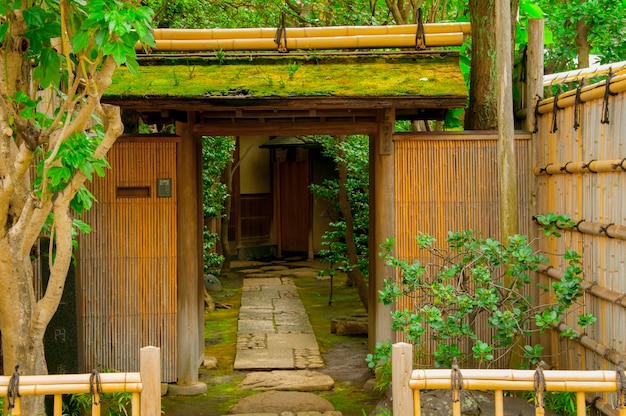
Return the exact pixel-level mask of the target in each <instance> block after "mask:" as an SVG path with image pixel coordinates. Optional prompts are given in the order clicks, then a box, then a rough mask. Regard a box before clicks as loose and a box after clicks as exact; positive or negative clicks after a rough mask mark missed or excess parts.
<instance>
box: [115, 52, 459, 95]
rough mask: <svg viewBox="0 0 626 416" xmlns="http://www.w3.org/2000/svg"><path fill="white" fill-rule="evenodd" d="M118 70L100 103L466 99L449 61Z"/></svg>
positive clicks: (198, 63) (190, 63)
mask: <svg viewBox="0 0 626 416" xmlns="http://www.w3.org/2000/svg"><path fill="white" fill-rule="evenodd" d="M139 72H140V75H139V76H136V75H132V74H130V73H129V71H128V69H127V68H125V67H121V68H118V69H117V70H116V72H115V74H114V76H113V84H112V85H111V86H110V87H109V88H108V89H107V91H106V93H105V97H110V98H113V97H125V98H130V97H133V98H149V97H180V98H200V97H316V96H331V97H377V96H384V97H393V96H427V97H445V96H448V97H450V96H456V97H465V96H467V88H466V86H465V82H464V80H463V76H462V74H461V71H460V69H459V62H458V56H454V55H435V56H433V55H423V54H422V55H417V54H416V55H377V56H371V55H370V56H366V57H363V56H360V55H356V56H355V55H351V56H341V55H332V56H331V57H324V58H321V57H312V56H295V57H292V56H289V55H285V56H280V57H274V58H258V57H249V58H241V57H240V58H238V59H232V58H230V59H224V58H221V59H220V58H218V57H213V58H203V59H200V58H161V59H150V60H146V61H144V62H142V65H141V66H140V68H139Z"/></svg>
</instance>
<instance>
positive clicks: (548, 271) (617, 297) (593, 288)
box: [537, 264, 626, 308]
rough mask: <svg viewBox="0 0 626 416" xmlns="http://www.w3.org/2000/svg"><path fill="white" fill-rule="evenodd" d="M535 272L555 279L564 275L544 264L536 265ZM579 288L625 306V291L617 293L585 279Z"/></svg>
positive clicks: (559, 278)
mask: <svg viewBox="0 0 626 416" xmlns="http://www.w3.org/2000/svg"><path fill="white" fill-rule="evenodd" d="M537 272H539V273H542V274H545V275H546V276H549V277H551V278H553V279H556V280H561V279H562V278H563V275H564V273H563V272H562V271H561V270H558V269H555V268H554V267H551V266H548V265H545V264H542V265H539V267H537ZM580 290H582V291H583V292H587V293H589V294H591V295H593V296H595V297H597V298H600V299H602V300H606V301H608V302H611V303H614V304H616V305H620V306H621V307H622V308H626V293H618V292H615V291H613V290H610V289H607V288H605V287H602V286H598V285H596V284H595V283H591V282H588V281H586V280H583V281H582V282H581V283H580Z"/></svg>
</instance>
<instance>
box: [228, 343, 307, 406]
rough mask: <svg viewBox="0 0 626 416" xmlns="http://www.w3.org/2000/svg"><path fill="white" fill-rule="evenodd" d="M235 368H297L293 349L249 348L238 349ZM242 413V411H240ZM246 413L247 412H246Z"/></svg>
mask: <svg viewBox="0 0 626 416" xmlns="http://www.w3.org/2000/svg"><path fill="white" fill-rule="evenodd" d="M234 368H235V370H272V369H279V370H289V369H293V368H295V363H294V359H293V349H291V348H274V349H267V348H264V349H249V350H237V354H236V355H235V364H234ZM238 413H241V412H238ZM244 413H245V412H244Z"/></svg>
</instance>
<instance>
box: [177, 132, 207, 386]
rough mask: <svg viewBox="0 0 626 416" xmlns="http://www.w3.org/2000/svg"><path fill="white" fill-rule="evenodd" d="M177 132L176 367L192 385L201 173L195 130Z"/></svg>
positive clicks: (195, 375) (194, 378)
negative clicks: (199, 183)
mask: <svg viewBox="0 0 626 416" xmlns="http://www.w3.org/2000/svg"><path fill="white" fill-rule="evenodd" d="M176 131H177V132H178V133H179V135H180V136H181V137H182V139H181V141H180V143H179V144H178V147H177V153H176V158H177V162H176V164H177V168H176V169H177V171H176V176H177V178H176V188H177V190H178V192H177V198H178V199H177V203H178V214H177V216H178V219H177V225H178V250H177V255H178V260H177V269H178V270H177V271H178V294H177V302H178V310H177V325H178V330H177V336H178V342H177V351H176V356H177V368H176V373H177V377H178V384H179V385H182V386H192V385H194V384H196V383H197V382H198V368H199V365H200V363H199V359H198V357H199V356H200V352H199V351H198V345H199V344H198V337H199V336H204V334H202V335H200V334H198V330H199V327H200V326H199V324H198V319H199V317H198V302H199V301H204V292H200V293H199V292H198V287H199V285H198V276H199V275H200V272H201V270H199V268H200V265H201V263H200V257H201V254H200V253H198V247H199V245H198V241H197V239H198V233H197V230H198V228H199V227H200V226H201V224H198V213H197V210H198V198H199V195H198V185H197V180H198V171H197V166H196V162H197V158H196V151H197V146H196V142H195V140H194V137H193V133H192V128H191V127H190V126H189V125H188V124H185V123H178V124H177V125H176Z"/></svg>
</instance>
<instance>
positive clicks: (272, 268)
mask: <svg viewBox="0 0 626 416" xmlns="http://www.w3.org/2000/svg"><path fill="white" fill-rule="evenodd" d="M261 270H262V271H264V272H276V271H282V270H289V267H287V266H276V265H275V266H264V267H261Z"/></svg>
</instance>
